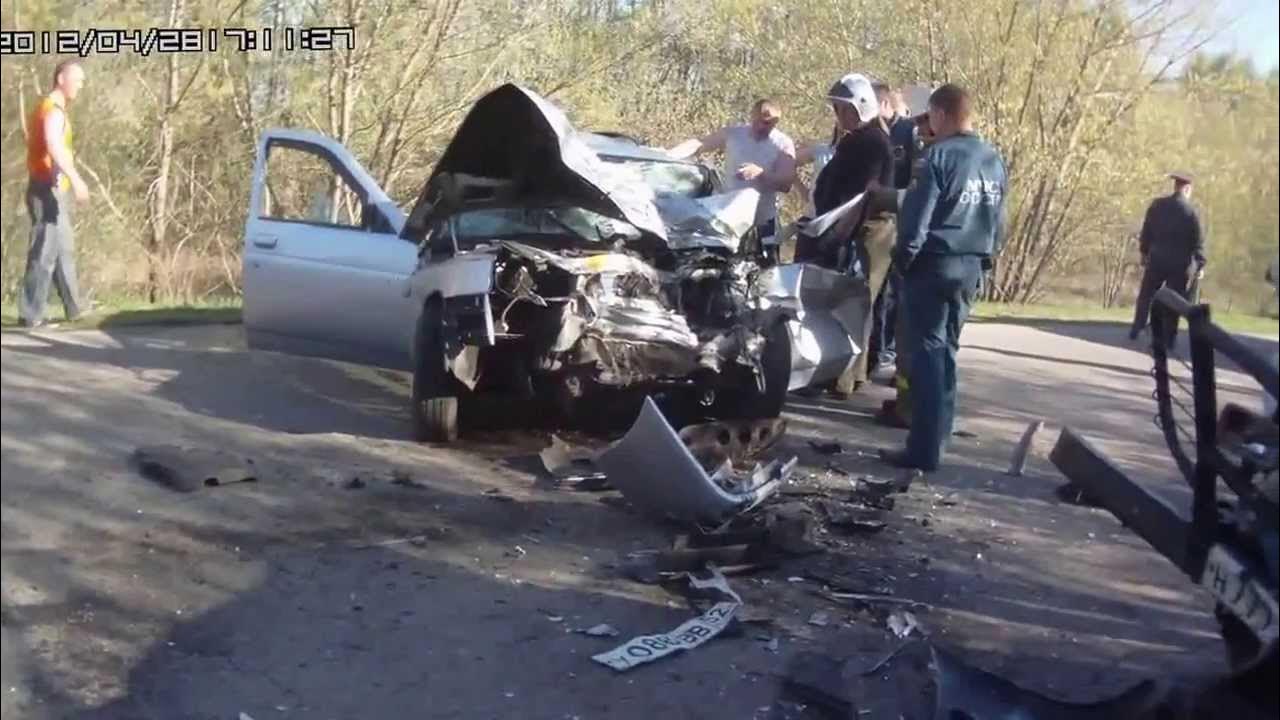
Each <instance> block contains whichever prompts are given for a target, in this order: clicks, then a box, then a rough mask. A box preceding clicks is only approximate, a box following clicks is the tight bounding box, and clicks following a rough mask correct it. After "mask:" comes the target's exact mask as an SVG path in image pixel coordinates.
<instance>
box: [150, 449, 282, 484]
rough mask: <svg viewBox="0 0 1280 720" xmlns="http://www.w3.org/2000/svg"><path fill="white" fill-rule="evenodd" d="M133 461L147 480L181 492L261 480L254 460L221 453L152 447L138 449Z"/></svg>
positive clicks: (218, 451)
mask: <svg viewBox="0 0 1280 720" xmlns="http://www.w3.org/2000/svg"><path fill="white" fill-rule="evenodd" d="M133 459H134V462H136V463H137V464H138V469H139V471H141V473H142V475H143V476H144V477H146V478H148V479H150V480H154V481H155V482H157V483H159V484H161V485H163V486H164V487H166V488H169V489H170V490H174V491H176V492H181V493H189V492H194V491H195V490H198V489H199V488H201V487H215V486H219V485H230V484H232V483H237V482H257V480H258V474H257V470H256V469H255V468H254V467H253V461H252V460H246V459H244V458H240V457H236V456H235V455H232V454H230V453H226V452H222V451H220V450H206V449H202V448H192V447H181V446H178V445H152V446H148V447H140V448H137V449H136V450H134V451H133Z"/></svg>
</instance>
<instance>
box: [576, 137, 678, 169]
mask: <svg viewBox="0 0 1280 720" xmlns="http://www.w3.org/2000/svg"><path fill="white" fill-rule="evenodd" d="M582 135H583V139H584V140H585V141H586V143H587V146H588V147H590V148H591V149H592V150H595V151H596V154H597V155H603V156H606V157H616V158H623V159H627V160H653V161H656V162H670V163H680V164H683V165H693V164H695V163H690V162H688V161H685V160H679V159H676V158H673V157H671V156H670V155H668V154H667V153H665V152H664V151H662V150H659V149H657V148H652V147H648V146H646V145H641V144H639V143H638V142H635V141H634V140H630V139H628V138H625V137H615V136H613V135H604V134H601V133H594V132H587V133H582Z"/></svg>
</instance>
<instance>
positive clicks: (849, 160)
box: [797, 73, 894, 397]
mask: <svg viewBox="0 0 1280 720" xmlns="http://www.w3.org/2000/svg"><path fill="white" fill-rule="evenodd" d="M827 99H828V100H830V101H831V108H832V110H833V111H834V113H835V116H836V123H837V124H838V125H839V126H840V127H842V128H843V129H844V130H845V131H846V132H845V135H844V137H842V138H841V139H840V142H839V144H838V145H836V152H835V156H834V157H832V158H831V161H830V162H829V163H827V165H826V167H824V168H823V169H822V173H821V174H820V175H819V176H818V179H817V181H816V183H815V185H814V192H813V204H814V210H815V212H817V213H818V214H819V215H821V214H823V213H826V212H829V211H831V210H833V209H835V208H837V207H839V206H841V205H843V204H845V203H846V202H848V201H849V200H852V199H853V198H855V197H857V196H858V195H861V194H862V193H864V192H866V191H867V190H868V189H870V188H874V187H883V188H893V187H894V163H893V150H892V148H891V146H890V144H889V136H888V134H887V133H886V132H885V130H884V127H883V125H882V124H881V122H880V102H879V100H878V99H877V98H876V92H875V88H874V87H873V86H872V84H871V81H870V80H868V79H867V78H866V76H864V75H859V74H857V73H851V74H849V75H845V76H844V77H842V78H840V80H838V81H837V82H836V83H835V84H834V85H832V86H831V90H830V91H829V92H828V94H827ZM832 239H834V240H835V241H837V244H835V245H833V246H831V247H825V248H821V247H820V248H813V247H809V248H805V255H806V256H805V257H797V260H800V261H811V262H817V263H818V264H821V265H826V266H828V267H841V268H842V269H843V267H844V266H846V265H851V264H852V260H853V259H854V258H853V257H847V256H846V253H847V249H848V248H849V247H850V241H852V249H853V250H854V252H855V256H856V259H857V260H858V262H859V263H860V264H861V266H862V269H863V273H864V274H865V276H866V279H867V287H868V290H869V291H870V293H871V297H870V300H871V301H872V302H874V300H875V297H876V296H877V295H879V294H880V287H881V286H882V285H883V284H884V280H885V276H886V274H887V273H888V272H889V264H890V257H891V254H892V251H893V242H894V221H893V215H892V214H891V213H887V212H877V213H874V214H873V213H857V212H855V213H853V216H851V217H849V218H846V220H842V221H841V223H840V224H838V225H837V226H836V228H835V236H834V237H833V238H832ZM799 250H800V249H799V248H797V251H799ZM870 339H871V323H866V327H865V330H864V332H863V333H862V336H861V337H857V338H854V341H855V342H857V344H858V349H859V350H860V351H861V352H860V354H859V357H858V360H857V362H855V364H854V365H853V367H852V368H850V370H849V371H848V372H846V373H845V374H843V375H841V377H840V379H839V380H838V381H837V383H836V387H835V394H836V395H837V396H841V397H847V396H848V395H850V394H852V393H853V392H854V391H855V390H857V389H858V388H859V387H860V386H861V385H862V384H863V383H865V382H866V379H867V352H866V350H867V345H868V343H869V340H870Z"/></svg>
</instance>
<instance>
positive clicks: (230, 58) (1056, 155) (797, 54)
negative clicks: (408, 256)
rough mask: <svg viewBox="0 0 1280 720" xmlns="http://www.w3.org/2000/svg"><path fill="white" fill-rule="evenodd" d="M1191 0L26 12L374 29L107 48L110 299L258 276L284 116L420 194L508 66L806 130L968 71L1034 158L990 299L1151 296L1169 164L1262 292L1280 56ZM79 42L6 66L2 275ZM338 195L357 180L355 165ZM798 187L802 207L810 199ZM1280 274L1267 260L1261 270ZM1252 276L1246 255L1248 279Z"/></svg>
mask: <svg viewBox="0 0 1280 720" xmlns="http://www.w3.org/2000/svg"><path fill="white" fill-rule="evenodd" d="M1188 7H1190V8H1191V9H1184V8H1182V7H1180V6H1178V5H1177V4H1175V0H1144V1H1143V2H1138V3H1134V2H1129V1H1128V0H1054V1H1053V2H1047V1H1045V0H1032V2H1026V1H1025V0H974V1H972V2H966V3H958V2H947V3H938V2H934V1H933V0H901V2H898V3H896V4H895V5H894V6H893V9H892V12H886V10H885V6H884V5H883V3H876V4H873V3H871V2H869V1H868V0H797V2H789V3H775V2H764V0H700V1H699V2H693V1H692V0H532V1H531V2H517V0H483V2H476V3H467V2H462V0H424V1H417V0H334V1H333V2H320V1H319V0H208V1H206V2H201V3H195V2H191V0H140V1H138V2H122V1H119V0H116V1H114V2H104V3H83V2H77V1H75V0H38V1H30V0H28V1H26V2H15V3H7V4H6V6H5V9H4V12H3V16H2V17H0V20H2V21H3V26H4V28H5V29H15V28H17V29H23V30H34V31H37V32H39V31H43V30H65V29H73V28H75V29H81V30H84V29H87V28H90V27H96V28H104V27H106V28H112V27H130V28H147V27H206V28H218V29H223V28H229V27H245V28H249V29H255V30H257V29H262V28H268V27H269V28H272V29H273V30H274V36H275V37H276V38H280V37H283V33H284V30H285V28H288V27H293V28H299V27H311V26H348V25H350V26H353V27H354V28H355V39H356V42H355V45H354V47H352V48H347V47H345V45H343V44H342V43H340V42H339V43H337V44H336V47H335V49H333V50H329V51H318V50H312V51H306V50H287V49H284V47H283V46H282V45H283V44H282V43H280V42H276V43H275V44H274V47H273V49H272V50H271V51H266V50H264V49H262V48H261V47H260V48H259V49H257V50H254V51H250V52H238V51H237V50H236V49H235V48H234V47H233V45H234V43H233V42H231V41H230V40H229V38H227V37H226V36H225V35H224V36H223V37H222V42H220V44H219V48H218V50H217V51H215V52H209V51H206V52H202V53H190V54H169V53H152V54H150V55H148V56H146V57H144V56H142V55H140V54H138V53H135V52H131V51H128V50H126V51H124V52H121V53H119V54H95V55H93V56H92V57H89V58H87V59H86V70H87V72H88V84H87V86H86V90H85V93H84V96H83V97H82V98H81V99H80V101H78V102H77V104H76V106H75V107H74V108H73V115H72V119H73V123H74V127H75V132H76V141H75V145H76V151H77V157H78V159H79V161H80V163H81V165H82V167H84V168H85V174H86V175H87V176H88V178H89V180H90V184H91V187H92V189H93V199H92V200H91V202H90V203H89V205H88V206H87V207H84V208H78V209H77V212H76V213H75V220H76V226H77V237H78V239H79V252H80V255H81V265H80V266H81V269H82V274H83V276H84V279H83V284H85V285H86V286H87V287H89V288H91V289H92V290H93V291H94V292H96V293H97V294H98V295H99V296H112V297H116V296H121V295H131V296H135V297H140V298H149V299H154V300H165V301H168V302H179V301H181V302H191V301H197V300H200V299H202V298H207V297H213V296H222V295H235V294H237V293H238V292H239V282H240V259H239V249H240V243H241V242H242V237H241V235H242V229H243V224H244V217H245V212H246V206H247V201H248V196H249V184H250V176H251V174H252V165H253V160H254V155H255V150H256V141H257V138H258V136H259V134H260V133H261V132H262V130H263V129H264V128H267V127H278V126H289V127H301V128H306V129H311V130H316V131H319V132H322V133H325V134H327V135H330V136H333V137H335V138H337V139H338V140H340V141H341V142H343V143H344V144H345V145H346V146H347V147H349V148H350V149H351V150H352V152H353V153H354V154H355V155H356V157H358V158H360V160H361V161H362V162H363V163H364V164H365V166H366V168H367V169H368V170H369V171H370V173H371V175H372V176H373V177H374V178H375V179H376V180H377V181H378V182H379V183H380V184H382V186H383V187H384V188H385V189H386V190H387V192H388V194H389V195H390V196H391V197H392V198H393V199H394V200H396V201H397V202H399V203H401V204H402V205H406V204H408V203H409V202H411V201H412V199H413V197H414V196H415V195H416V194H417V193H418V191H419V190H420V185H421V183H422V181H423V179H424V178H425V177H426V175H427V174H428V173H429V172H430V169H431V166H432V164H433V163H434V161H435V159H436V158H437V157H438V156H439V154H440V152H441V151H442V150H443V146H444V143H446V142H447V141H448V139H449V137H450V135H451V134H452V132H453V129H454V128H455V127H456V126H457V124H458V123H459V122H461V120H462V118H463V116H464V115H465V113H466V110H467V108H468V107H469V106H470V104H471V103H472V102H474V100H475V99H476V98H477V97H479V96H480V95H481V94H482V93H484V92H485V91H487V90H489V89H491V88H493V87H494V86H496V85H497V84H499V83H501V82H504V81H508V80H511V81H516V82H520V83H522V84H524V85H527V86H529V87H531V88H533V89H535V90H538V91H539V92H541V93H543V94H544V95H546V96H548V97H549V98H551V99H552V101H553V102H556V103H557V104H559V105H561V106H562V107H563V108H565V109H566V111H567V112H568V113H569V115H570V116H571V117H572V118H573V119H574V121H575V122H576V123H577V124H578V125H580V126H583V127H589V128H595V129H611V130H622V131H625V132H628V133H630V134H633V135H637V136H640V137H641V138H643V139H644V140H645V141H646V142H649V143H651V144H654V145H658V146H669V145H671V144H674V143H676V142H679V141H681V140H683V139H685V138H688V137H692V136H698V135H701V134H704V133H706V132H708V131H710V130H712V129H714V128H716V127H717V126H719V125H721V124H724V123H726V122H736V121H739V120H741V119H742V118H743V117H744V115H745V111H746V109H747V107H748V106H749V105H750V103H751V101H752V100H754V99H755V98H757V97H762V96H768V97H772V98H774V99H776V100H778V101H779V102H780V103H781V104H782V105H783V107H784V112H785V115H784V121H783V122H784V129H785V130H787V131H788V132H789V133H790V134H791V135H792V136H793V137H794V138H795V139H796V141H797V142H798V143H805V142H812V141H816V140H820V139H823V138H826V137H828V136H829V133H830V128H831V123H832V119H831V115H830V109H829V106H828V105H827V103H826V102H825V101H824V100H823V96H824V95H825V91H826V88H827V87H828V86H829V85H830V84H831V82H832V81H834V80H835V79H836V78H837V77H839V76H840V75H842V74H844V73H846V72H850V71H860V72H864V73H866V74H869V75H872V76H874V77H877V78H883V79H886V80H887V81H889V82H891V83H894V84H908V83H920V84H936V83H940V82H945V81H955V82H960V83H963V84H965V85H967V86H969V87H970V88H971V89H972V90H973V92H974V93H975V97H976V98H977V101H978V106H979V107H978V109H979V130H980V131H981V132H982V133H983V134H984V135H985V136H986V137H987V138H989V139H990V140H991V141H992V142H993V143H995V144H996V145H997V146H998V147H999V148H1000V150H1001V152H1002V153H1003V154H1004V156H1005V158H1006V160H1007V162H1008V165H1009V169H1010V174H1011V178H1012V191H1011V194H1010V218H1009V219H1010V227H1009V233H1008V237H1009V242H1008V245H1007V246H1006V248H1005V253H1004V256H1003V257H1002V258H1000V261H999V262H998V264H997V271H996V273H995V276H994V277H993V282H992V283H991V284H990V286H989V296H990V298H991V299H994V300H1003V301H1014V302H1029V301H1035V300H1038V299H1040V298H1042V297H1044V296H1046V295H1061V294H1064V293H1070V292H1076V293H1081V294H1084V295H1086V296H1087V297H1088V298H1089V300H1090V301H1092V302H1096V303H1098V304H1101V305H1105V306H1110V305H1116V304H1121V305H1123V304H1126V303H1127V302H1129V299H1130V298H1131V296H1132V292H1133V285H1134V278H1135V273H1136V272H1137V267H1136V263H1135V262H1134V260H1135V259H1136V258H1134V250H1133V241H1132V238H1133V236H1134V235H1135V233H1136V231H1137V224H1138V223H1139V222H1140V219H1141V217H1142V213H1143V210H1144V209H1145V206H1146V203H1147V202H1149V201H1150V199H1151V198H1152V197H1154V196H1155V195H1156V194H1158V193H1163V192H1165V191H1166V188H1165V184H1164V180H1163V173H1164V172H1166V171H1168V170H1170V169H1173V168H1174V167H1177V168H1180V169H1187V170H1190V171H1191V172H1194V173H1196V174H1197V176H1198V180H1199V182H1198V183H1197V195H1196V203H1197V204H1198V205H1199V206H1200V207H1201V211H1202V213H1203V217H1204V219H1205V223H1206V228H1207V230H1208V235H1209V239H1210V252H1211V265H1210V269H1209V274H1208V276H1207V277H1206V281H1205V286H1204V292H1205V296H1206V298H1208V299H1211V300H1214V301H1215V302H1221V303H1225V304H1226V305H1227V306H1235V307H1237V308H1238V309H1248V310H1251V311H1252V310H1256V309H1258V308H1260V307H1261V306H1262V305H1264V304H1265V302H1266V301H1267V300H1268V298H1270V297H1271V293H1270V288H1269V287H1267V286H1265V285H1264V284H1263V283H1262V281H1261V273H1260V271H1257V270H1258V268H1260V267H1262V266H1263V265H1265V263H1266V262H1267V261H1269V259H1270V258H1273V257H1274V256H1275V253H1276V248H1277V242H1280V240H1278V238H1277V226H1278V222H1277V209H1276V208H1277V205H1278V204H1280V203H1278V202H1277V200H1278V198H1277V197H1276V196H1277V170H1276V168H1277V164H1278V160H1280V158H1277V148H1278V141H1277V125H1278V124H1280V123H1278V116H1277V94H1276V87H1277V81H1276V73H1275V72H1274V71H1273V72H1271V73H1269V74H1267V75H1265V76H1259V75H1258V74H1257V73H1255V72H1254V70H1253V69H1252V68H1250V67H1249V66H1248V64H1247V63H1242V62H1240V61H1239V60H1237V59H1235V58H1232V57H1230V56H1220V57H1210V56H1202V55H1195V56H1193V57H1191V58H1190V60H1189V61H1188V62H1186V63H1185V67H1183V68H1181V69H1179V63H1180V61H1181V60H1183V59H1185V57H1186V56H1190V55H1191V54H1192V53H1193V52H1194V51H1195V49H1196V48H1197V47H1198V46H1199V44H1200V43H1202V42H1203V40H1204V39H1206V37H1207V36H1206V35H1205V34H1204V32H1203V25H1202V24H1201V18H1202V17H1203V16H1202V15H1200V14H1196V11H1195V9H1194V6H1188ZM57 59H58V58H56V57H54V56H50V55H40V54H37V55H34V56H18V55H9V56H5V58H4V61H3V63H2V64H0V95H2V96H3V98H4V102H3V110H2V111H0V113H2V116H3V128H4V134H3V138H2V144H0V161H2V167H3V180H2V182H0V208H2V209H3V212H0V216H2V217H3V220H2V221H0V233H2V234H3V247H4V259H3V295H4V298H5V299H6V300H9V299H12V297H13V294H14V292H15V291H16V289H17V286H18V284H19V282H20V280H21V271H22V267H23V264H24V262H25V252H26V244H27V230H28V225H27V219H26V216H25V212H24V210H23V192H24V187H25V183H26V178H25V170H24V167H23V158H24V150H23V143H24V134H25V132H26V128H25V123H24V120H25V116H26V114H27V113H28V112H29V111H30V108H31V107H32V105H33V103H34V102H36V100H37V99H38V98H39V96H40V95H41V94H42V93H44V92H46V91H47V89H48V84H49V80H48V75H49V72H50V70H51V69H52V66H53V64H54V62H56V60H57ZM333 191H334V193H335V196H334V200H335V202H334V207H335V208H336V207H337V205H338V204H339V202H338V201H340V200H341V198H339V197H338V196H337V194H336V193H337V188H333ZM788 200H789V202H790V203H795V205H794V206H790V205H789V206H788V208H787V209H788V212H789V213H790V214H792V215H794V214H795V213H796V212H798V211H799V210H800V209H801V208H800V205H799V204H798V203H796V201H797V200H798V198H796V197H791V198H789V199H788ZM1255 276H1256V277H1255ZM1241 278H1243V279H1241Z"/></svg>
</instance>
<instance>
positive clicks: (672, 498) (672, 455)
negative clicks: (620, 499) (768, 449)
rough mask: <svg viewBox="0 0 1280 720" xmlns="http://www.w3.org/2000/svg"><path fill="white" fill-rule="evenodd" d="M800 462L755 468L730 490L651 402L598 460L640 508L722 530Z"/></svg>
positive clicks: (647, 400)
mask: <svg viewBox="0 0 1280 720" xmlns="http://www.w3.org/2000/svg"><path fill="white" fill-rule="evenodd" d="M797 460H798V458H792V459H791V461H789V462H787V463H785V464H784V463H782V462H781V461H777V460H775V461H773V462H771V463H769V464H768V465H766V466H764V467H761V468H757V470H756V471H755V472H753V473H752V474H751V477H750V479H749V481H748V482H746V483H736V486H735V487H733V488H732V489H730V490H726V489H725V488H724V487H722V486H721V485H720V484H719V483H717V482H716V481H715V480H713V479H712V477H710V476H708V474H707V472H706V471H705V470H704V469H703V467H702V465H701V464H700V463H699V462H698V460H697V458H695V457H694V455H693V454H692V453H691V452H690V451H689V448H687V447H685V444H684V442H683V441H682V440H681V439H680V436H679V435H678V434H677V433H676V432H675V430H673V429H672V428H671V425H670V424H668V423H667V421H666V419H665V418H664V417H663V416H662V413H661V411H659V410H658V406H657V405H656V404H655V403H654V402H653V398H645V401H644V408H643V409H642V410H641V411H640V416H639V417H638V418H637V419H636V422H635V424H634V425H632V427H631V429H630V430H629V431H627V434H626V435H625V436H624V437H623V438H622V439H621V440H619V441H618V442H617V443H616V444H615V445H614V446H613V447H611V448H609V449H608V450H606V451H605V452H604V453H602V454H601V455H600V456H599V458H598V464H599V466H600V467H601V468H602V469H603V470H604V472H605V474H606V475H607V476H608V477H609V480H610V482H611V483H612V484H613V485H614V486H615V487H617V488H618V489H619V490H621V491H622V494H623V495H624V496H626V498H627V499H628V500H629V501H631V502H632V503H634V504H635V505H636V506H637V507H640V508H642V509H645V510H648V511H650V512H653V513H656V514H661V515H666V516H670V517H674V518H676V519H679V520H683V521H687V522H695V523H696V522H705V523H707V524H712V525H715V524H720V523H722V522H724V521H725V520H726V519H727V518H728V517H730V516H732V515H734V514H736V513H741V512H745V511H747V510H750V509H751V508H753V507H755V506H756V505H758V504H759V503H761V502H762V501H764V499H765V498H767V497H769V496H770V495H772V494H773V493H774V492H775V491H777V489H778V488H779V487H780V486H781V484H782V482H783V481H784V480H785V479H786V478H787V476H789V475H790V473H791V471H792V470H793V469H794V467H795V464H796V462H797Z"/></svg>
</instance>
